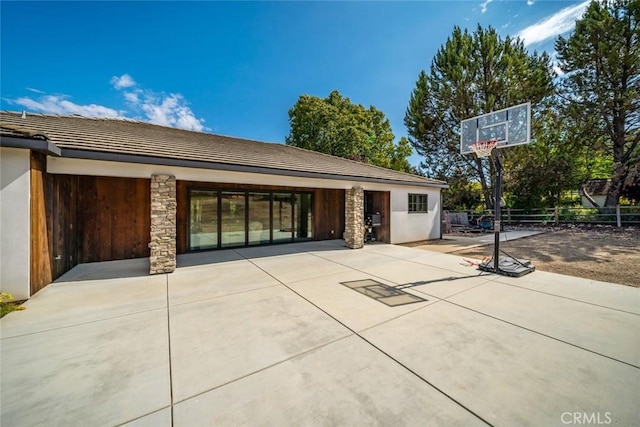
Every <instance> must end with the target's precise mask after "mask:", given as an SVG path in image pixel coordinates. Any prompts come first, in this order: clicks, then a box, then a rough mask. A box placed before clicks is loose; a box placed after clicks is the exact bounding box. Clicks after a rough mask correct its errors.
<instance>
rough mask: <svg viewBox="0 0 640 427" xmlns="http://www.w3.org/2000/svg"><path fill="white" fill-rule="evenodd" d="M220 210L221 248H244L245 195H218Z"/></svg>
mask: <svg viewBox="0 0 640 427" xmlns="http://www.w3.org/2000/svg"><path fill="white" fill-rule="evenodd" d="M220 205H221V208H222V211H221V213H222V216H221V218H220V222H221V223H222V247H223V248H228V247H231V246H244V244H245V212H246V209H245V207H246V204H245V194H244V193H238V192H224V193H221V194H220Z"/></svg>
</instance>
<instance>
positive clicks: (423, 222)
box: [47, 157, 441, 243]
mask: <svg viewBox="0 0 640 427" xmlns="http://www.w3.org/2000/svg"><path fill="white" fill-rule="evenodd" d="M47 172H49V173H58V174H74V175H98V176H115V177H127V178H150V177H151V175H153V174H157V175H161V174H166V175H173V176H175V177H176V179H177V180H185V181H202V182H226V183H237V184H256V185H282V186H289V187H308V188H336V189H345V190H346V189H349V188H352V187H354V186H355V187H362V188H363V189H364V190H365V191H390V192H391V218H390V221H391V243H405V242H415V241H418V240H427V239H439V238H440V226H441V224H440V188H437V187H423V186H415V187H413V186H406V185H394V184H383V183H375V182H361V181H350V180H334V179H317V178H300V177H287V176H281V175H268V174H258V173H247V172H232V171H220V170H211V169H194V168H184V167H178V166H161V165H144V164H133V163H121V162H108V161H102V160H84V159H70V158H62V157H49V158H48V160H47ZM409 193H418V194H428V202H429V211H428V212H427V213H411V214H410V213H409V212H408V210H409V203H408V195H409Z"/></svg>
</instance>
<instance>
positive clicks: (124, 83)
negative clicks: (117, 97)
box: [111, 74, 137, 90]
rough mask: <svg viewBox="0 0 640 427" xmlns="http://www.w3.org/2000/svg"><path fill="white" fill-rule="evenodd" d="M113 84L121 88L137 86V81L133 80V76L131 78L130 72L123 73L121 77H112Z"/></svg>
mask: <svg viewBox="0 0 640 427" xmlns="http://www.w3.org/2000/svg"><path fill="white" fill-rule="evenodd" d="M111 84H112V85H113V87H115V88H116V89H118V90H120V89H124V88H127V87H132V86H135V85H136V84H137V83H136V82H135V81H134V80H133V78H131V76H130V75H129V74H123V75H121V76H120V77H118V76H113V77H111Z"/></svg>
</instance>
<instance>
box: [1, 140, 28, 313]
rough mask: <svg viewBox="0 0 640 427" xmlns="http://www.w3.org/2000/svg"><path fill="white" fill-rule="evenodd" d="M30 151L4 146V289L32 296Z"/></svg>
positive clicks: (2, 241) (2, 259) (2, 213)
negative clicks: (30, 278)
mask: <svg viewBox="0 0 640 427" xmlns="http://www.w3.org/2000/svg"><path fill="white" fill-rule="evenodd" d="M30 183H31V181H30V152H29V150H22V149H18V148H6V147H2V148H0V290H1V291H2V292H8V293H10V294H11V295H13V296H14V298H15V299H16V300H21V299H26V298H29V296H30V292H29V289H30V286H29V274H30V272H29V270H30V267H29V262H30V237H31V236H30V228H29V227H30Z"/></svg>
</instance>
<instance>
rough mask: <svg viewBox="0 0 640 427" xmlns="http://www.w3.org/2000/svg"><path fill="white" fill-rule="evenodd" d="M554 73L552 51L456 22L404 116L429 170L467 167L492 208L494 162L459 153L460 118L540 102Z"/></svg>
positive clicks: (550, 89) (438, 172)
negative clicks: (533, 49) (538, 50)
mask: <svg viewBox="0 0 640 427" xmlns="http://www.w3.org/2000/svg"><path fill="white" fill-rule="evenodd" d="M552 77H553V75H552V69H551V64H550V60H549V57H548V55H547V54H545V53H543V54H540V55H539V54H537V53H535V52H534V53H533V54H529V53H528V52H527V51H526V49H525V48H524V45H523V43H522V42H521V41H520V40H519V39H511V38H510V37H506V38H504V39H503V38H501V37H499V36H498V34H497V32H496V30H495V29H493V28H491V27H489V28H488V29H484V28H482V27H481V26H478V28H477V29H476V31H475V32H474V33H469V32H468V31H467V30H464V31H463V30H461V29H460V28H459V27H455V28H454V29H453V33H452V35H451V36H450V37H449V38H448V39H447V41H446V43H445V44H444V45H443V46H442V47H441V48H440V49H439V50H438V52H437V53H436V55H435V57H434V58H433V61H432V63H431V69H430V73H429V74H427V73H426V72H425V71H422V72H420V74H419V76H418V80H417V82H416V87H415V89H414V90H413V92H412V94H411V98H410V101H409V106H408V108H407V110H406V114H405V119H404V123H405V125H406V127H407V130H408V134H409V141H410V143H411V145H412V146H413V148H415V150H416V151H417V152H418V154H420V155H422V156H423V157H424V161H423V162H422V164H421V167H422V168H424V170H425V171H426V174H427V175H428V176H442V177H451V176H452V174H453V173H454V172H456V171H462V173H463V174H464V175H465V176H466V177H468V179H470V180H474V181H477V182H479V183H480V186H481V188H482V193H483V195H484V199H485V204H486V207H487V208H492V207H493V194H492V183H491V181H492V176H493V174H492V169H491V168H492V165H491V162H490V161H489V159H478V158H476V157H475V156H473V155H464V156H463V155H460V153H459V150H460V148H459V143H460V136H459V135H460V121H461V120H462V119H466V118H469V117H473V116H477V115H479V114H483V113H488V112H491V111H495V110H499V109H502V108H506V107H509V106H512V105H516V104H519V103H523V102H527V101H530V102H531V103H532V105H534V106H535V105H536V104H537V103H538V102H540V101H541V100H542V99H544V98H545V97H547V96H550V95H551V94H552V93H553V90H554V88H553V80H552ZM505 154H507V155H508V153H505ZM507 160H508V157H507Z"/></svg>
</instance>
